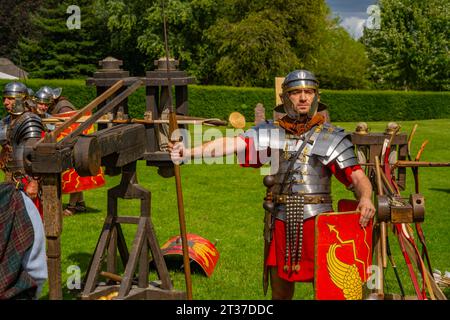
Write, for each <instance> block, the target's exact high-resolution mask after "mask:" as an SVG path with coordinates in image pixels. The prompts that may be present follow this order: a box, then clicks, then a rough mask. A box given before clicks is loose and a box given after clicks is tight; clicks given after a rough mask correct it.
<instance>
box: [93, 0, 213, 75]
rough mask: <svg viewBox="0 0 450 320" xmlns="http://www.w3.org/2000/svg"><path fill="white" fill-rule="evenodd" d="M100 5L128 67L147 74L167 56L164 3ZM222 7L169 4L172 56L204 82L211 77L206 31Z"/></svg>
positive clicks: (111, 0)
mask: <svg viewBox="0 0 450 320" xmlns="http://www.w3.org/2000/svg"><path fill="white" fill-rule="evenodd" d="M96 5H97V7H99V8H100V9H99V12H101V13H102V15H103V16H104V17H105V21H107V25H108V30H109V32H110V37H111V49H112V51H114V52H117V53H118V54H117V55H118V56H119V57H121V58H122V59H123V60H124V61H125V65H124V67H125V68H128V70H130V71H131V72H132V73H134V74H143V73H144V70H150V69H152V68H153V61H154V60H157V59H159V58H160V57H163V56H165V49H164V37H163V15H162V8H161V1H160V0H153V1H143V0H130V1H126V2H125V1H123V0H108V1H106V0H97V1H96ZM219 5H220V3H218V2H217V1H215V0H170V1H165V15H166V19H167V25H168V41H169V49H170V55H171V57H175V58H176V59H178V60H180V62H181V66H180V68H182V69H185V70H188V71H189V72H190V73H191V74H192V75H194V76H195V77H197V78H198V79H201V81H202V82H203V83H208V82H209V78H210V75H211V67H210V66H211V63H210V59H211V56H210V48H208V43H206V42H205V41H204V31H205V30H207V29H208V28H209V27H210V26H211V25H212V24H213V23H214V22H215V20H216V14H217V11H218V10H217V8H218V7H219Z"/></svg>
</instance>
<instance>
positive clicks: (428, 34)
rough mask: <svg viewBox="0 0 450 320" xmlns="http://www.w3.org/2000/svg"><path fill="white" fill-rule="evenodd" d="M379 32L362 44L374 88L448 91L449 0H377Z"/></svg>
mask: <svg viewBox="0 0 450 320" xmlns="http://www.w3.org/2000/svg"><path fill="white" fill-rule="evenodd" d="M379 4H380V9H381V26H380V29H379V30H371V29H367V28H366V29H365V30H364V36H363V38H362V41H363V43H364V45H365V46H366V51H367V54H368V56H369V59H370V61H371V67H370V76H371V79H372V80H373V81H374V83H375V85H376V86H378V87H382V88H392V89H405V90H409V89H415V90H449V89H450V83H449V67H448V66H449V62H450V61H449V59H450V56H449V52H448V45H449V38H450V34H449V32H450V31H449V30H450V28H449V21H450V16H449V10H450V2H449V1H440V0H429V1H415V0H380V2H379Z"/></svg>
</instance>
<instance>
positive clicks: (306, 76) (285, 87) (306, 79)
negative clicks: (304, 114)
mask: <svg viewBox="0 0 450 320" xmlns="http://www.w3.org/2000/svg"><path fill="white" fill-rule="evenodd" d="M305 88H306V89H314V90H315V91H316V93H318V91H319V81H317V78H316V77H315V75H314V74H313V73H312V72H310V71H308V70H294V71H292V72H290V73H289V74H288V75H287V76H286V77H285V78H284V81H283V83H282V84H281V89H282V96H281V99H282V101H283V109H284V112H286V113H287V115H288V116H289V117H290V118H292V119H299V118H300V117H301V115H300V114H299V113H298V112H296V111H295V108H294V105H293V103H292V101H291V99H289V92H291V91H294V90H296V89H305ZM318 106H319V103H318V95H317V94H316V96H315V97H314V101H313V103H312V105H311V109H310V111H309V112H308V116H309V117H312V116H313V115H314V114H315V113H316V111H317V109H318ZM277 109H278V110H277ZM275 110H276V111H278V112H279V108H276V109H275Z"/></svg>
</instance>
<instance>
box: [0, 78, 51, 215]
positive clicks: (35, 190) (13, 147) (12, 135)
mask: <svg viewBox="0 0 450 320" xmlns="http://www.w3.org/2000/svg"><path fill="white" fill-rule="evenodd" d="M29 94H30V90H29V89H28V88H27V87H26V86H25V85H24V84H23V83H21V82H10V83H7V84H6V85H5V87H4V90H3V104H4V106H5V109H6V111H7V113H8V115H7V116H6V117H5V118H3V119H2V120H1V122H0V145H1V146H2V150H1V152H0V168H1V169H2V170H3V171H4V172H5V177H6V181H9V182H14V183H15V184H16V187H17V188H18V189H20V190H23V191H25V192H26V194H27V195H28V196H29V197H30V198H31V199H32V200H33V202H34V203H35V204H36V206H37V208H38V209H39V212H40V214H41V216H42V206H41V202H40V190H39V182H38V180H36V179H34V178H33V177H31V176H29V175H28V174H27V173H26V171H25V162H24V151H25V149H26V148H28V147H31V146H32V145H33V144H34V143H35V142H37V141H38V140H39V139H40V138H41V137H42V135H43V132H44V126H43V124H42V120H41V118H40V117H38V116H37V115H35V114H34V113H33V112H32V108H33V103H32V101H31V97H30V96H29Z"/></svg>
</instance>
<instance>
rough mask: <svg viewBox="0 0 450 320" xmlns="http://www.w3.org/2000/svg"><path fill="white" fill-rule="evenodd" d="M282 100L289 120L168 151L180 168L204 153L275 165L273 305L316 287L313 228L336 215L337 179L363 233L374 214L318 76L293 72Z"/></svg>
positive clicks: (368, 189) (269, 204)
mask: <svg viewBox="0 0 450 320" xmlns="http://www.w3.org/2000/svg"><path fill="white" fill-rule="evenodd" d="M280 97H281V100H282V102H283V104H282V106H281V107H282V108H283V109H284V110H282V111H284V113H285V114H286V115H285V116H284V117H283V118H282V119H280V120H279V121H277V122H273V121H266V122H262V123H261V124H259V125H257V126H255V127H253V128H251V129H249V130H247V131H246V132H245V133H244V134H242V135H239V136H237V137H234V138H232V137H225V138H218V139H215V140H213V141H210V142H208V143H205V144H203V145H201V146H198V147H195V148H193V149H186V148H185V146H184V145H183V143H182V142H178V143H175V144H169V149H170V150H171V158H172V160H173V161H174V162H175V163H180V162H182V161H187V160H188V159H191V158H196V157H202V156H204V152H205V150H214V151H213V152H210V156H214V157H218V156H223V155H229V154H233V153H237V156H238V159H239V162H240V163H241V166H244V167H261V166H262V165H263V164H264V163H269V162H270V165H271V166H270V169H271V174H270V175H268V176H267V177H265V178H264V184H265V185H266V187H267V188H268V190H270V192H268V196H266V199H265V200H266V201H265V203H264V208H265V209H266V212H269V217H270V219H269V220H270V223H269V224H268V227H266V228H265V231H267V232H266V234H265V239H266V243H267V244H268V246H267V251H266V250H265V255H266V256H265V257H264V258H265V271H266V270H267V272H265V278H266V277H267V278H268V277H269V275H268V274H270V283H271V288H272V298H273V299H292V297H293V294H294V288H295V282H313V280H314V222H315V217H316V216H317V215H318V214H319V213H323V212H332V211H333V208H332V199H331V176H332V175H334V176H335V177H336V178H337V179H338V180H339V181H340V182H342V183H343V184H344V185H346V186H347V188H349V189H351V190H353V191H354V193H355V195H356V197H357V199H358V200H359V204H358V207H357V210H359V211H360V212H361V218H360V224H361V226H362V227H365V226H366V225H367V224H368V223H369V221H370V219H372V217H373V216H374V214H375V208H374V206H373V204H372V201H371V196H372V186H371V183H370V181H369V179H368V178H367V177H366V176H365V174H364V171H363V170H362V169H361V167H360V166H359V165H358V161H357V158H356V156H355V152H354V146H353V144H352V142H351V140H350V136H349V134H348V133H346V132H344V130H343V129H341V128H338V127H335V126H333V125H331V124H330V123H328V122H326V119H325V117H324V116H323V114H322V113H320V112H318V110H320V109H319V106H320V107H321V108H322V109H324V107H323V105H322V106H321V104H320V101H319V100H320V97H319V83H318V81H317V79H316V77H315V76H314V75H313V74H312V73H311V72H309V71H307V70H295V71H293V72H291V73H289V74H288V75H287V76H286V77H285V80H284V82H283V84H282V93H281V94H280ZM277 111H280V110H277ZM267 282H268V281H267Z"/></svg>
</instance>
